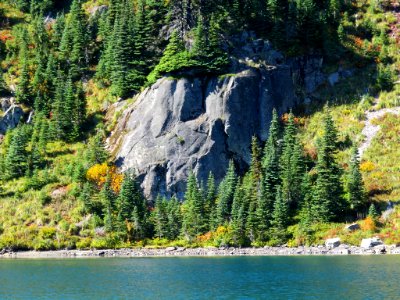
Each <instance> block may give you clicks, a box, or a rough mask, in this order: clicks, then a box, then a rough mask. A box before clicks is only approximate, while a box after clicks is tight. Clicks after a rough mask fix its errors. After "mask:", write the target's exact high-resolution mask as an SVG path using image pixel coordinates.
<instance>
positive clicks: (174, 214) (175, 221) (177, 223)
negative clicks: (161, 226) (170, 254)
mask: <svg viewBox="0 0 400 300" xmlns="http://www.w3.org/2000/svg"><path fill="white" fill-rule="evenodd" d="M167 228H168V235H167V237H168V239H169V240H174V239H176V238H178V236H179V234H180V232H181V228H182V215H181V205H180V203H179V201H178V199H176V198H175V197H172V198H171V199H170V200H169V201H168V202H167Z"/></svg>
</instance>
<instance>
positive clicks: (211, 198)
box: [204, 172, 217, 219]
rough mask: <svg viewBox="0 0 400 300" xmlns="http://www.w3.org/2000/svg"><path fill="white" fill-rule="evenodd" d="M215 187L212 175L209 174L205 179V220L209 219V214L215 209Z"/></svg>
mask: <svg viewBox="0 0 400 300" xmlns="http://www.w3.org/2000/svg"><path fill="white" fill-rule="evenodd" d="M216 197H217V195H216V187H215V178H214V175H213V174H212V173H211V172H210V173H209V175H208V179H207V193H206V195H205V203H204V211H205V217H206V218H207V219H210V218H211V212H212V211H213V209H214V208H215V199H216Z"/></svg>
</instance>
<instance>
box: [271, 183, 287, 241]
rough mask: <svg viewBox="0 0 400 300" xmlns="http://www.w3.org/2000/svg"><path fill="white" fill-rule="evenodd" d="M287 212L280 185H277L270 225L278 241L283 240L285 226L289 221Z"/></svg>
mask: <svg viewBox="0 0 400 300" xmlns="http://www.w3.org/2000/svg"><path fill="white" fill-rule="evenodd" d="M288 212H289V207H288V203H287V202H286V201H285V200H284V199H283V197H282V190H281V187H280V186H278V188H277V192H276V200H275V203H274V212H273V214H272V226H273V231H274V238H275V239H278V240H280V241H283V240H284V237H285V235H286V227H287V225H288V221H289V220H288Z"/></svg>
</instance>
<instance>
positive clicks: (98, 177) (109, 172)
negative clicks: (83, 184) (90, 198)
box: [86, 163, 124, 193]
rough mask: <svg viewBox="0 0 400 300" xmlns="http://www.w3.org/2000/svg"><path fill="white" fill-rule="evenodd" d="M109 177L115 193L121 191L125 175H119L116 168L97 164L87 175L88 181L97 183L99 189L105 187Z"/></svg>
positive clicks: (105, 164)
mask: <svg viewBox="0 0 400 300" xmlns="http://www.w3.org/2000/svg"><path fill="white" fill-rule="evenodd" d="M107 176H110V179H111V188H112V189H113V190H114V192H116V193H118V192H119V190H120V189H121V184H122V180H123V179H124V175H122V174H120V173H118V170H117V167H116V166H114V165H112V166H109V165H108V164H107V163H103V164H97V165H94V166H93V167H91V168H90V169H89V170H88V171H87V173H86V178H87V180H89V181H91V182H93V183H95V184H96V185H97V187H98V188H99V189H101V188H102V187H103V185H104V183H105V182H106V180H107Z"/></svg>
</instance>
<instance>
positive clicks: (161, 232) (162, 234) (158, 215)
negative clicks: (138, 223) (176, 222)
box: [152, 196, 169, 239]
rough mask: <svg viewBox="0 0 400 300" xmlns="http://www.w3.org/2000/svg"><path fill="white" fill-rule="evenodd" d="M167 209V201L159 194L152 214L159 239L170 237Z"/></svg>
mask: <svg viewBox="0 0 400 300" xmlns="http://www.w3.org/2000/svg"><path fill="white" fill-rule="evenodd" d="M167 209H168V204H167V201H166V200H165V199H164V198H162V197H160V196H158V197H157V199H156V203H155V206H154V210H153V212H152V214H153V220H154V231H155V236H156V237H157V238H159V239H161V238H168V237H169V230H168V229H169V228H168V211H167Z"/></svg>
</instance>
